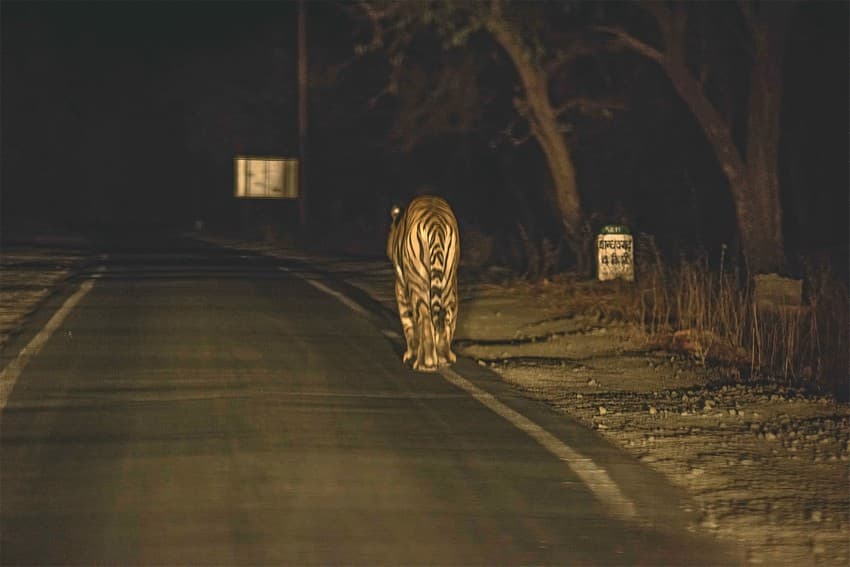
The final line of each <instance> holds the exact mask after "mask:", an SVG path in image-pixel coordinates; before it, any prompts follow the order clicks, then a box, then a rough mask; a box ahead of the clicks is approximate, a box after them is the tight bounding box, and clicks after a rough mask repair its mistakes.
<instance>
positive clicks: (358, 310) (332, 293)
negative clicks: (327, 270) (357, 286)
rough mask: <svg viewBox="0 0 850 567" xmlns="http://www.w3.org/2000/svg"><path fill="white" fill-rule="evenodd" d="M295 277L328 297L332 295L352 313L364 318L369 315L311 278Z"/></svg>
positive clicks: (347, 299)
mask: <svg viewBox="0 0 850 567" xmlns="http://www.w3.org/2000/svg"><path fill="white" fill-rule="evenodd" d="M296 275H298V277H299V278H301V279H302V280H304V281H305V282H307V283H308V284H310V285H311V286H313V287H315V288H316V289H318V290H319V291H323V292H325V293H327V294H328V295H332V296H333V297H335V298H336V299H337V300H338V301H339V302H340V303H342V304H343V305H345V306H346V307H348V308H349V309H351V310H352V311H354V312H356V313H358V314H360V315H364V316H366V315H369V312H368V311H366V310H365V309H363V308H362V307H360V305H359V304H357V303H356V302H355V301H353V300H351V299H349V298H348V297H346V296H345V295H343V294H341V293H340V292H338V291H336V290H334V289H331V288H329V287H328V286H326V285H325V284H323V283H322V282H320V281H317V280H314V279H311V278H309V277H306V276H302V275H299V274H296Z"/></svg>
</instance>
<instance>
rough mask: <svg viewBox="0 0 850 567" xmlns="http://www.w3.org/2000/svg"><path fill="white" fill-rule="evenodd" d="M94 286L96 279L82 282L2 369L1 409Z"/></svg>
mask: <svg viewBox="0 0 850 567" xmlns="http://www.w3.org/2000/svg"><path fill="white" fill-rule="evenodd" d="M93 287H94V280H87V281H85V282H83V283H82V284H80V288H79V289H78V290H77V291H75V292H74V294H73V295H72V296H71V297H69V298H68V299H66V300H65V303H63V304H62V306H61V307H60V308H59V310H58V311H56V313H54V314H53V316H52V317H51V318H50V320H48V321H47V323H46V324H45V325H44V327H42V329H41V330H40V331H39V332H38V333H36V335H35V336H34V337H33V338H32V339H31V340H30V342H29V343H27V346H25V347H24V348H23V349H21V351H20V352H19V353H18V354H17V356H16V357H15V358H13V359H12V360H11V361H10V362H9V364H7V365H6V367H5V368H4V369H3V370H2V371H0V411H3V410H4V409H6V402H7V401H8V399H9V394H10V393H11V392H12V389H13V388H14V387H15V383H16V382H17V381H18V377H19V376H20V375H21V372H23V370H24V368H26V366H27V364H28V363H29V361H30V360H31V359H32V358H33V357H34V356H35V355H37V354H38V353H39V351H40V350H41V349H42V347H43V346H44V345H45V344H47V341H48V340H49V339H50V337H51V335H53V333H54V332H55V331H56V329H58V328H59V327H60V326H61V325H62V323H63V322H64V321H65V318H66V317H67V316H68V314H69V313H70V312H71V310H73V309H74V307H75V306H76V305H77V303H79V301H80V300H81V299H82V298H83V297H84V296H85V295H86V294H87V293H88V292H89V291H91V289H92V288H93Z"/></svg>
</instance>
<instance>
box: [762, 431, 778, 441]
mask: <svg viewBox="0 0 850 567" xmlns="http://www.w3.org/2000/svg"><path fill="white" fill-rule="evenodd" d="M764 439H765V441H776V433H774V432H773V431H768V432H767V433H765V434H764Z"/></svg>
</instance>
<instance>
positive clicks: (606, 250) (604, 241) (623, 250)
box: [596, 224, 635, 282]
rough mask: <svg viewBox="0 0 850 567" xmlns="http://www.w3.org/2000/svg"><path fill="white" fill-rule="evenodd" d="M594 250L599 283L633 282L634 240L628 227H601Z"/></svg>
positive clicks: (615, 225) (617, 225)
mask: <svg viewBox="0 0 850 567" xmlns="http://www.w3.org/2000/svg"><path fill="white" fill-rule="evenodd" d="M596 249H597V251H598V257H597V264H596V266H597V273H598V275H599V281H601V282H604V281H607V280H616V279H623V280H626V281H629V282H633V281H635V249H634V239H633V238H632V235H631V232H629V229H628V227H626V226H624V225H622V224H608V225H605V226H603V227H602V230H601V231H599V235H598V236H597V237H596Z"/></svg>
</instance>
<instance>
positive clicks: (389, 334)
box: [381, 329, 401, 339]
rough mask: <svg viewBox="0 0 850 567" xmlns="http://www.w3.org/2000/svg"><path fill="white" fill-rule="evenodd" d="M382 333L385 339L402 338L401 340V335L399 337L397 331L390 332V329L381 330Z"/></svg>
mask: <svg viewBox="0 0 850 567" xmlns="http://www.w3.org/2000/svg"><path fill="white" fill-rule="evenodd" d="M381 333H382V334H383V335H384V336H385V337H387V338H390V339H400V338H401V335H399V334H398V333H396V332H395V331H390V330H388V329H381Z"/></svg>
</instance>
